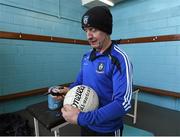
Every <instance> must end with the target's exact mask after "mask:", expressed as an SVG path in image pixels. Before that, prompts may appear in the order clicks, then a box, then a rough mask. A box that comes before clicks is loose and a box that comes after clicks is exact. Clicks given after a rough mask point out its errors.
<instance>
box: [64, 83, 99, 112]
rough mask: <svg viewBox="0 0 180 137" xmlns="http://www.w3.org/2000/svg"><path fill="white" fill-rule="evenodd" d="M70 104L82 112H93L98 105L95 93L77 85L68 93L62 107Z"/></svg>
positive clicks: (86, 87)
mask: <svg viewBox="0 0 180 137" xmlns="http://www.w3.org/2000/svg"><path fill="white" fill-rule="evenodd" d="M65 104H70V105H72V106H74V107H77V108H79V109H80V110H81V111H82V112H87V111H91V110H94V109H96V108H97V107H98V105H99V100H98V96H97V94H96V92H95V91H94V90H93V89H92V88H90V87H88V86H85V85H78V86H75V87H73V88H72V89H70V90H69V91H68V93H67V94H66V96H65V98H64V102H63V105H65Z"/></svg>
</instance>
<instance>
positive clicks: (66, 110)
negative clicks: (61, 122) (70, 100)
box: [61, 104, 80, 124]
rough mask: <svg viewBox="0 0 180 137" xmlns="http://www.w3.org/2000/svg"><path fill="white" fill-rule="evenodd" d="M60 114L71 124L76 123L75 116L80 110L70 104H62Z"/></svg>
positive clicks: (76, 116)
mask: <svg viewBox="0 0 180 137" xmlns="http://www.w3.org/2000/svg"><path fill="white" fill-rule="evenodd" d="M61 112H62V116H63V117H64V119H65V120H66V121H67V122H69V123H71V124H77V118H78V114H79V112H80V110H79V109H78V108H75V107H73V106H71V105H67V104H66V105H64V107H63V108H62V109H61Z"/></svg>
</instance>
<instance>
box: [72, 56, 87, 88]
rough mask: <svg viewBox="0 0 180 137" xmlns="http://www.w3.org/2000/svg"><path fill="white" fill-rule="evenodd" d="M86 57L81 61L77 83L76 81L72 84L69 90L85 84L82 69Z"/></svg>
mask: <svg viewBox="0 0 180 137" xmlns="http://www.w3.org/2000/svg"><path fill="white" fill-rule="evenodd" d="M84 57H85V55H84V56H83V58H82V60H81V68H80V71H79V73H78V75H77V77H76V81H74V82H73V83H72V84H70V86H69V88H70V89H71V88H73V87H75V86H77V85H82V83H83V73H82V68H83V60H84Z"/></svg>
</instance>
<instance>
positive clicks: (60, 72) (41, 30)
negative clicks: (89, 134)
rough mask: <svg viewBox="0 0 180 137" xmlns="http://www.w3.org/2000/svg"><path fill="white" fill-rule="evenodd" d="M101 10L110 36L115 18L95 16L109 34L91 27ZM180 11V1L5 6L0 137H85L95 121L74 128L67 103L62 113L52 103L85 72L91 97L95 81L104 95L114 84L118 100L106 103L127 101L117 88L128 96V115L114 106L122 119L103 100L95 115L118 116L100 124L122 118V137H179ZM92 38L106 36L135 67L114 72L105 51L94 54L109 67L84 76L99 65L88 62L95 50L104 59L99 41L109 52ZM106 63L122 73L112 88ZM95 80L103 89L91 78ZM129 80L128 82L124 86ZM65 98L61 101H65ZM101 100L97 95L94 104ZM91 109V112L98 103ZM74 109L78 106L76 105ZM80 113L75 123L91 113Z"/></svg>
mask: <svg viewBox="0 0 180 137" xmlns="http://www.w3.org/2000/svg"><path fill="white" fill-rule="evenodd" d="M97 6H99V7H100V6H101V7H106V8H107V9H108V10H109V11H110V12H111V14H112V20H111V21H112V24H111V27H112V34H111V32H110V33H109V30H106V28H108V29H109V27H106V25H107V22H108V19H109V18H107V20H106V16H103V15H99V13H98V11H97V12H95V13H94V15H92V16H97V18H96V19H97V20H98V21H97V23H99V24H100V25H101V23H102V24H103V25H104V24H105V27H103V28H101V26H96V25H97V24H93V23H94V22H92V24H93V25H95V26H91V25H92V24H91V23H90V27H89V26H88V25H89V24H88V23H87V22H89V20H88V19H89V18H90V17H89V16H91V14H90V13H89V12H88V11H89V10H91V9H93V8H94V7H97ZM179 10H180V1H179V0H105V1H103V0H28V1H25V0H0V123H1V124H0V136H27V135H28V136H54V135H55V136H81V135H82V132H81V129H82V128H81V125H83V124H84V125H88V126H93V124H94V123H96V122H97V121H94V122H92V123H90V122H88V120H87V122H84V121H83V120H81V121H80V120H79V119H80V116H79V117H78V118H77V119H76V121H75V123H76V124H73V123H71V122H70V121H68V118H67V119H66V118H65V116H64V115H63V114H64V113H62V109H61V108H64V107H63V106H64V105H65V103H64V104H63V99H62V100H61V101H60V102H58V105H59V106H58V109H51V108H50V105H51V104H50V103H52V101H57V99H54V97H53V98H51V97H52V96H51V95H52V93H51V91H53V93H55V92H54V91H57V90H58V91H60V90H61V89H63V88H64V87H68V92H67V94H66V95H68V94H70V92H69V91H72V90H71V89H72V85H73V84H74V82H76V83H77V82H78V81H79V79H78V78H79V77H80V76H79V75H78V74H81V73H82V74H84V73H85V71H86V72H87V73H86V74H87V75H85V76H84V79H81V80H82V81H83V82H81V84H82V86H83V85H84V87H83V90H85V89H86V88H88V90H87V91H86V95H87V94H88V95H89V92H90V90H91V89H89V87H86V86H85V85H86V84H85V83H88V82H89V81H91V82H92V83H93V84H94V85H96V87H97V89H98V88H99V86H98V83H99V82H100V83H103V85H102V89H103V88H104V89H105V90H106V89H107V87H108V86H109V83H111V87H112V90H111V93H109V92H108V93H105V94H108V97H107V98H112V100H110V101H109V100H108V101H109V102H111V103H112V104H113V103H114V104H115V102H116V101H117V102H118V101H120V102H121V101H122V100H121V99H120V98H119V99H118V98H116V97H121V98H122V99H123V100H125V101H126V99H125V97H124V98H123V97H122V96H125V95H124V94H125V93H124V92H125V91H124V90H122V94H121V93H119V92H121V90H120V89H118V90H117V91H118V92H116V87H117V88H119V87H120V86H122V88H126V89H125V90H126V91H128V90H129V98H128V99H129V100H128V101H127V102H128V103H129V105H130V106H129V107H127V109H128V110H127V111H126V109H123V108H122V106H121V104H119V105H118V104H116V105H117V106H118V107H120V108H121V109H123V111H122V113H121V114H120V113H117V112H119V111H121V109H116V108H112V109H111V107H109V109H108V105H109V104H106V105H107V106H106V105H102V104H103V103H102V102H101V101H99V102H98V104H97V107H96V108H94V109H95V110H94V109H93V110H90V113H91V112H92V114H95V113H96V112H97V114H99V113H98V112H100V110H101V107H102V108H104V107H105V108H107V110H108V111H111V110H112V111H111V113H108V114H107V113H106V114H107V117H106V115H103V114H102V115H101V116H97V117H96V116H94V117H95V118H94V119H101V117H103V118H104V119H106V118H109V119H108V120H111V118H112V117H113V116H114V117H118V118H121V120H123V123H124V124H123V125H124V128H123V132H122V136H180V61H178V60H180V46H179V44H180V12H179ZM85 13H87V15H88V16H85V15H86V14H85ZM85 17H88V19H87V20H86V18H85ZM86 21H87V22H86ZM99 24H98V25H99ZM83 25H84V26H83ZM86 25H87V26H86ZM96 27H97V29H96ZM99 27H100V28H99ZM94 28H95V30H93V29H94ZM104 28H105V29H104ZM101 29H102V30H101ZM91 31H92V32H91ZM93 31H98V32H99V31H100V32H102V33H101V34H102V35H100V37H103V36H104V35H105V36H107V37H108V38H107V37H105V38H107V39H108V40H110V41H111V42H112V43H115V45H116V46H117V49H116V51H117V52H119V53H121V54H122V55H123V57H124V58H126V59H127V57H128V59H127V60H129V61H130V63H129V64H128V63H126V62H125V63H124V62H123V63H121V62H120V64H119V66H120V71H119V72H116V70H118V65H117V63H114V64H113V63H112V62H113V59H112V57H114V56H109V55H110V54H108V55H106V54H105V53H106V51H108V48H106V49H105V50H104V51H103V52H102V54H103V55H99V56H96V55H95V56H96V57H97V58H95V61H96V60H101V58H102V56H103V59H104V58H106V59H109V61H105V60H101V61H102V62H100V64H98V65H99V66H97V69H96V70H95V71H93V72H92V71H91V68H88V69H87V70H83V69H84V68H86V66H88V65H89V64H88V65H87V64H86V62H85V61H86V59H87V60H88V58H89V60H88V61H87V62H89V63H90V64H93V63H91V62H90V61H92V62H93V61H94V60H91V58H90V57H91V55H92V53H93V51H94V52H95V54H98V52H97V51H98V50H97V49H96V48H94V47H93V46H92V45H93V44H94V43H95V42H96V44H97V43H98V44H97V45H98V46H99V47H100V48H102V47H101V46H100V45H102V46H103V43H102V42H99V41H98V40H97V39H94V40H90V37H91V34H90V33H92V34H94V33H96V32H93ZM106 31H108V32H106ZM92 37H93V36H92ZM92 39H93V38H92ZM105 40H106V39H104V41H105ZM104 41H103V42H104ZM105 42H106V41H105ZM112 43H111V45H112ZM95 49H96V50H95ZM109 49H110V48H109ZM121 50H122V51H121ZM99 51H101V50H99ZM108 52H109V51H108ZM110 52H111V51H110ZM122 52H123V53H122ZM124 52H125V53H126V54H124ZM87 53H88V54H87ZM89 53H90V55H89ZM100 54H101V53H100ZM112 54H115V53H114V52H113V53H112ZM126 56H127V57H126ZM86 57H87V58H86ZM118 57H119V56H118ZM118 59H119V58H118ZM84 60H85V61H84ZM111 60H112V62H111ZM119 60H121V61H122V60H123V59H119ZM83 61H84V62H83ZM82 62H83V63H82ZM109 62H110V63H109ZM114 62H117V61H116V60H115V61H114ZM127 62H128V61H127ZM108 63H109V64H108ZM107 64H108V65H109V66H108V67H109V68H110V69H111V67H112V68H115V69H116V70H114V71H113V70H112V71H111V72H107V73H108V74H109V73H111V74H109V75H113V76H114V77H115V78H114V77H113V76H112V77H108V78H107V79H108V80H109V82H106V81H103V78H104V77H105V76H106V70H107V69H106V68H104V67H105V65H107ZM128 65H129V66H128ZM123 67H127V68H126V69H123ZM130 67H132V74H131V69H130ZM104 69H105V70H104ZM104 71H105V72H104ZM128 72H129V73H128ZM94 73H96V75H97V79H96V80H97V82H96V81H94V79H91V78H92V77H93V74H94ZM117 73H118V74H119V75H121V74H122V75H121V77H120V78H119V77H117V78H116V75H118V74H117ZM123 73H125V74H124V75H123ZM102 74H103V76H102ZM128 74H129V75H130V74H131V75H130V76H129V75H128ZM100 75H101V76H100ZM104 75H105V76H104ZM109 75H108V76H109ZM86 76H87V77H86ZM82 77H83V76H82ZM106 77H107V76H106ZM124 77H125V80H127V81H128V82H127V83H124V82H122V81H121V80H124ZM85 79H86V80H85ZM111 80H112V81H113V82H114V81H116V83H113V82H111ZM117 80H119V83H118V81H117ZM84 81H85V82H84ZM86 81H88V82H86ZM123 84H125V86H126V87H125V86H123ZM128 84H129V85H128ZM76 85H77V84H76ZM90 85H91V84H90ZM87 86H88V85H87ZM81 88H82V87H81ZM97 89H96V90H95V93H96V92H97V98H99V99H100V98H101V97H102V96H103V95H104V94H103V95H102V94H101V95H100V92H99V91H97ZM92 90H93V89H92ZM107 90H108V89H107ZM76 91H77V89H76ZM93 91H94V90H93ZM108 91H109V90H108ZM130 91H131V92H130ZM79 92H81V91H79ZM83 93H84V94H85V92H83ZM130 93H131V94H130ZM74 94H75V93H74ZM76 94H77V95H80V94H81V93H76ZM90 94H91V93H90ZM66 95H65V94H62V95H57V96H62V97H63V98H66V97H67V96H66ZM77 95H74V96H75V97H77ZM109 95H111V96H112V97H111V96H109ZM55 96H56V95H55ZM70 97H71V95H70ZM81 97H82V96H79V99H80V98H81ZM50 99H51V102H50ZM76 99H78V97H77V98H76ZM86 99H87V98H86ZM95 99H96V98H95V97H94V96H93V97H92V100H95ZM97 100H98V99H97ZM68 101H69V100H68ZM68 101H67V102H68ZM92 102H93V104H90V106H89V107H93V105H95V103H96V101H92ZM53 103H54V102H53ZM55 103H57V102H55ZM84 103H86V100H85V101H84ZM101 103H102V104H101ZM111 103H110V104H111ZM73 105H74V106H75V107H76V106H77V104H70V106H71V107H74V106H73ZM53 107H54V106H53ZM82 107H83V106H81V108H82ZM74 110H80V112H79V111H78V114H77V116H78V115H81V116H82V117H83V116H84V115H86V114H87V113H88V112H86V111H82V110H81V109H80V108H78V107H77V108H76V109H74ZM116 110H117V112H116ZM81 111H82V112H81ZM104 111H105V109H104ZM72 112H73V111H72ZM114 113H115V114H114ZM118 114H119V116H118ZM111 116H112V117H111ZM84 117H85V116H84ZM84 117H83V118H84ZM71 118H72V117H71ZM103 118H102V119H103ZM108 120H107V121H108ZM113 120H114V119H113ZM99 121H101V120H99ZM97 123H98V122H97ZM111 123H112V125H114V124H115V122H112V121H111ZM101 125H103V121H102V123H101ZM103 126H105V124H104V125H103ZM118 126H119V125H118ZM118 129H119V128H118ZM104 131H105V132H108V131H107V130H104ZM116 131H117V130H116ZM112 132H114V130H113V131H112ZM115 135H116V133H115ZM118 135H119V134H118Z"/></svg>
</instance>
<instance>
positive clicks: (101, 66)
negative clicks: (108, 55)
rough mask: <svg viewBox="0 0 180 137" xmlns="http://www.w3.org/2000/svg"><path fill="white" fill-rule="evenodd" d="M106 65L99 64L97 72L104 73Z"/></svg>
mask: <svg viewBox="0 0 180 137" xmlns="http://www.w3.org/2000/svg"><path fill="white" fill-rule="evenodd" d="M104 67H105V65H104V63H103V62H99V63H98V65H97V69H96V72H97V73H104Z"/></svg>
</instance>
